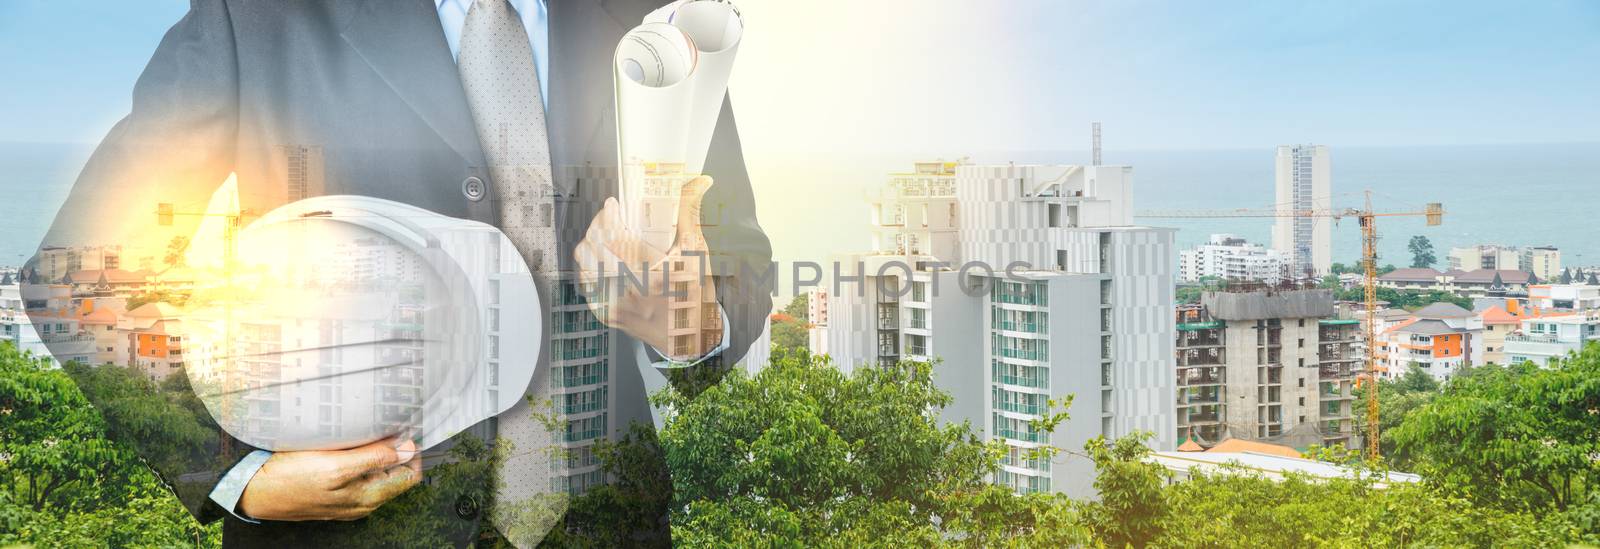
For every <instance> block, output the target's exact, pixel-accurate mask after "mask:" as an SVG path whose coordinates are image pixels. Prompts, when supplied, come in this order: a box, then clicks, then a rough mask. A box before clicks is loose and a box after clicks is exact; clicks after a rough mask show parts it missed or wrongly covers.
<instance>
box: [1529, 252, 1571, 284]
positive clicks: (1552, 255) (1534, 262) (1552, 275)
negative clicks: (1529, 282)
mask: <svg viewBox="0 0 1600 549" xmlns="http://www.w3.org/2000/svg"><path fill="white" fill-rule="evenodd" d="M1522 270H1524V271H1528V272H1530V273H1533V276H1537V277H1539V280H1555V279H1556V277H1559V276H1561V272H1562V271H1561V250H1559V249H1557V248H1556V247H1555V246H1534V247H1532V248H1527V249H1524V250H1523V251H1522Z"/></svg>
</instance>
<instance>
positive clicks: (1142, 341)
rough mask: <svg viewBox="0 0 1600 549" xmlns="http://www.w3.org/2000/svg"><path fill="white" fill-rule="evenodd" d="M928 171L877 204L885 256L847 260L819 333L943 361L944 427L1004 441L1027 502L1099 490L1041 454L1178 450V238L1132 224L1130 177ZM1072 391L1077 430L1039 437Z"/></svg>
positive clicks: (832, 340) (1068, 464) (1087, 169)
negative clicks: (1122, 448)
mask: <svg viewBox="0 0 1600 549" xmlns="http://www.w3.org/2000/svg"><path fill="white" fill-rule="evenodd" d="M917 173H918V174H919V176H917V177H907V176H905V175H904V174H897V175H893V176H891V178H890V181H889V183H888V186H887V189H888V192H886V193H885V194H884V195H883V196H882V197H880V198H879V200H878V201H877V202H876V203H875V204H874V205H873V208H874V212H875V214H874V218H873V221H874V230H875V232H876V233H877V235H878V239H877V243H878V244H879V246H881V247H880V248H879V250H877V251H876V252H873V253H867V254H860V255H853V256H849V257H846V258H844V259H843V260H842V261H841V264H840V275H841V277H836V278H839V280H836V281H835V282H844V283H842V284H837V287H830V288H828V291H827V292H826V295H827V296H828V297H827V299H828V303H827V305H826V308H825V310H826V318H825V324H822V325H820V326H819V327H818V328H817V329H818V330H819V331H820V332H825V335H824V334H819V335H818V336H817V337H818V338H822V339H826V340H827V350H828V351H829V352H830V354H831V355H832V357H833V358H834V361H835V363H836V364H838V365H839V366H840V367H841V368H844V369H852V368H858V367H869V366H868V365H870V364H874V363H876V364H889V363H894V362H896V361H898V360H901V359H907V360H919V361H933V360H939V361H940V362H939V363H938V364H936V365H935V366H934V379H935V383H936V384H937V385H938V386H939V387H940V388H941V389H943V390H944V391H947V392H949V393H951V394H952V395H953V396H954V402H953V403H952V404H951V405H950V406H949V407H947V408H945V410H944V412H943V417H942V419H943V420H945V421H949V422H961V421H966V422H969V423H970V424H971V425H972V426H973V427H974V429H975V430H976V431H978V432H979V433H980V434H981V436H982V437H983V438H984V439H985V440H996V441H1002V442H1003V443H1004V444H1005V445H1006V447H1007V450H1008V451H1007V453H1006V456H1005V458H1004V460H1003V463H1002V466H1001V470H1000V471H999V472H997V473H996V474H995V476H994V478H993V480H994V481H995V482H996V483H998V484H1003V485H1006V486H1009V487H1011V488H1013V489H1015V490H1018V491H1022V492H1035V491H1055V492H1065V493H1068V494H1072V495H1080V496H1082V495H1089V494H1092V493H1093V486H1092V482H1093V477H1094V475H1093V466H1092V464H1090V463H1089V462H1088V461H1087V460H1081V459H1068V460H1065V461H1063V462H1058V463H1050V462H1045V461H1035V460H1029V459H1027V452H1028V450H1029V449H1031V448H1035V447H1038V446H1040V445H1045V444H1049V445H1054V446H1056V447H1061V448H1079V447H1081V446H1082V445H1083V443H1084V442H1085V441H1086V440H1088V439H1090V438H1092V437H1095V436H1101V435H1104V436H1106V437H1110V438H1115V437H1119V436H1123V435H1128V434H1131V433H1134V432H1136V431H1148V432H1152V433H1155V439H1154V440H1152V441H1151V444H1152V445H1153V446H1154V447H1155V448H1157V449H1170V448H1173V447H1175V439H1174V437H1173V433H1174V432H1175V429H1174V427H1175V425H1176V423H1175V421H1176V420H1175V415H1174V414H1175V410H1174V405H1173V401H1172V394H1173V391H1174V390H1175V385H1174V379H1173V376H1172V375H1171V364H1172V356H1173V347H1172V345H1173V341H1174V338H1173V326H1172V322H1171V319H1170V317H1169V316H1168V315H1170V314H1171V313H1170V306H1171V303H1172V299H1173V295H1172V292H1173V289H1172V282H1173V269H1172V260H1171V257H1172V245H1173V244H1172V243H1173V231H1172V230H1170V229H1159V228H1149V227H1137V226H1134V225H1133V224H1132V217H1133V216H1132V203H1131V192H1130V191H1131V184H1132V175H1133V170H1132V168H1130V167H1127V166H1060V165H1049V166H1022V165H993V166H977V165H966V164H957V165H950V164H935V163H928V164H919V165H918V170H917ZM951 237H954V238H951ZM980 263H981V264H982V265H984V266H985V267H979V266H978V265H979V264H980ZM1008 266H1010V267H1011V269H1010V270H1011V273H1010V274H1008V273H1007V272H1006V271H1007V269H1008ZM852 276H859V277H860V278H859V280H856V279H848V281H846V280H845V279H844V278H842V277H852ZM1068 395H1071V396H1073V397H1074V400H1073V403H1072V406H1071V408H1070V409H1069V410H1068V411H1069V412H1070V414H1071V419H1070V420H1068V421H1067V422H1065V423H1064V424H1062V425H1061V426H1059V427H1058V428H1057V429H1056V430H1055V431H1054V432H1053V433H1046V432H1041V431H1037V430H1035V429H1034V428H1033V426H1032V425H1031V424H1030V421H1031V420H1034V419H1038V418H1041V417H1042V416H1043V415H1044V414H1047V413H1049V410H1048V406H1047V402H1048V401H1049V400H1051V399H1055V400H1057V401H1058V402H1060V401H1063V400H1064V399H1065V398H1066V397H1067V396H1068Z"/></svg>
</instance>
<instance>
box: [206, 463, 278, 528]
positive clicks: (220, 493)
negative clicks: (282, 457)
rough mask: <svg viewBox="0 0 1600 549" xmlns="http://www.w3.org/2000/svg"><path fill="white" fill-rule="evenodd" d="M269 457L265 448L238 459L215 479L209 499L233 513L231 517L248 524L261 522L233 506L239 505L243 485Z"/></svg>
mask: <svg viewBox="0 0 1600 549" xmlns="http://www.w3.org/2000/svg"><path fill="white" fill-rule="evenodd" d="M270 457H272V452H268V451H266V450H256V451H253V452H250V454H249V455H246V456H244V459H241V460H239V463H237V464H235V465H234V466H233V468H232V469H229V470H228V473H227V474H225V475H222V480H219V481H217V485H216V486H215V487H213V488H212V489H211V501H214V502H216V504H217V506H218V507H221V508H222V510H224V511H227V512H228V514H230V515H233V518H236V519H239V520H242V521H245V522H248V523H250V524H261V522H260V521H258V520H255V519H252V518H250V517H247V516H244V514H243V513H240V512H238V511H235V510H234V508H235V507H237V506H238V505H239V498H240V497H241V496H244V487H245V486H247V485H249V484H250V479H252V478H255V476H256V472H257V471H260V470H261V466H262V465H264V464H266V463H267V458H270Z"/></svg>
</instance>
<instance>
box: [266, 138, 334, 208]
mask: <svg viewBox="0 0 1600 549" xmlns="http://www.w3.org/2000/svg"><path fill="white" fill-rule="evenodd" d="M273 152H274V153H275V154H274V156H273V160H274V161H275V162H276V163H277V165H276V166H274V167H275V168H278V169H281V170H283V192H284V198H285V200H284V203H285V204H288V203H291V202H295V201H297V200H304V199H307V198H311V197H314V196H322V195H324V194H327V189H328V186H327V182H326V180H325V179H324V178H325V177H327V176H326V170H325V167H324V165H323V157H322V147H317V146H308V145H281V146H279V147H278V148H277V149H275V150H274V151H273Z"/></svg>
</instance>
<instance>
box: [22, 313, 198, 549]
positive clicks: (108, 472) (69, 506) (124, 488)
mask: <svg viewBox="0 0 1600 549" xmlns="http://www.w3.org/2000/svg"><path fill="white" fill-rule="evenodd" d="M76 367H79V366H78V365H76V364H69V365H68V367H67V368H68V369H71V368H76ZM112 368H115V367H112ZM134 401H137V402H134ZM160 402H162V401H161V399H160V397H158V396H148V395H147V398H136V399H135V398H132V397H130V400H129V401H128V402H127V404H128V407H129V408H159V407H160V406H161V404H160ZM120 413H129V414H137V415H139V416H140V417H143V418H144V419H145V420H149V421H154V422H156V423H157V424H161V423H165V422H164V421H163V419H162V418H161V417H159V414H158V413H157V414H149V415H146V414H145V413H144V412H142V411H141V412H134V411H132V410H122V411H121V412H120ZM0 418H4V421H0V456H4V457H3V458H0V545H9V544H14V543H20V544H36V545H38V546H41V547H104V546H115V547H124V546H162V545H187V546H193V545H201V546H214V545H216V544H218V543H220V538H221V535H220V525H219V524H213V525H211V526H201V525H200V524H199V523H197V522H195V520H194V519H193V518H191V517H190V515H189V513H188V511H187V510H185V509H184V508H183V506H182V505H181V504H180V503H178V500H177V499H176V498H174V497H173V496H172V494H171V493H170V492H168V491H167V489H166V488H165V487H163V486H162V484H161V483H160V482H159V481H158V480H157V479H156V477H155V475H153V474H151V472H150V469H149V468H148V467H146V465H145V464H144V463H143V462H142V461H141V459H140V458H139V457H138V456H136V455H135V454H134V452H133V448H132V447H131V446H129V445H126V444H123V443H121V442H119V440H121V437H118V440H113V439H112V438H111V437H110V436H108V435H109V433H108V431H107V428H106V422H105V420H103V419H102V417H101V414H100V413H99V412H98V411H97V410H96V409H95V408H94V407H92V406H90V404H89V401H88V400H87V399H86V398H84V395H83V393H82V392H81V391H80V390H79V388H78V386H77V385H76V384H74V383H73V380H72V379H71V378H69V377H68V376H67V375H66V371H64V370H57V369H52V368H51V367H50V365H49V362H48V361H46V360H42V359H38V358H34V357H32V356H28V355H23V354H21V353H18V352H17V350H16V349H15V348H14V347H12V346H11V344H10V342H3V343H0ZM160 430H161V428H159V427H156V428H154V429H153V431H157V432H158V431H160ZM187 451H188V449H187V448H183V447H181V445H180V447H178V448H177V449H176V454H183V453H185V452H187ZM174 455H175V454H170V453H169V454H166V457H168V458H172V457H173V456H174ZM158 459H162V458H158ZM174 459H175V458H174Z"/></svg>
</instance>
